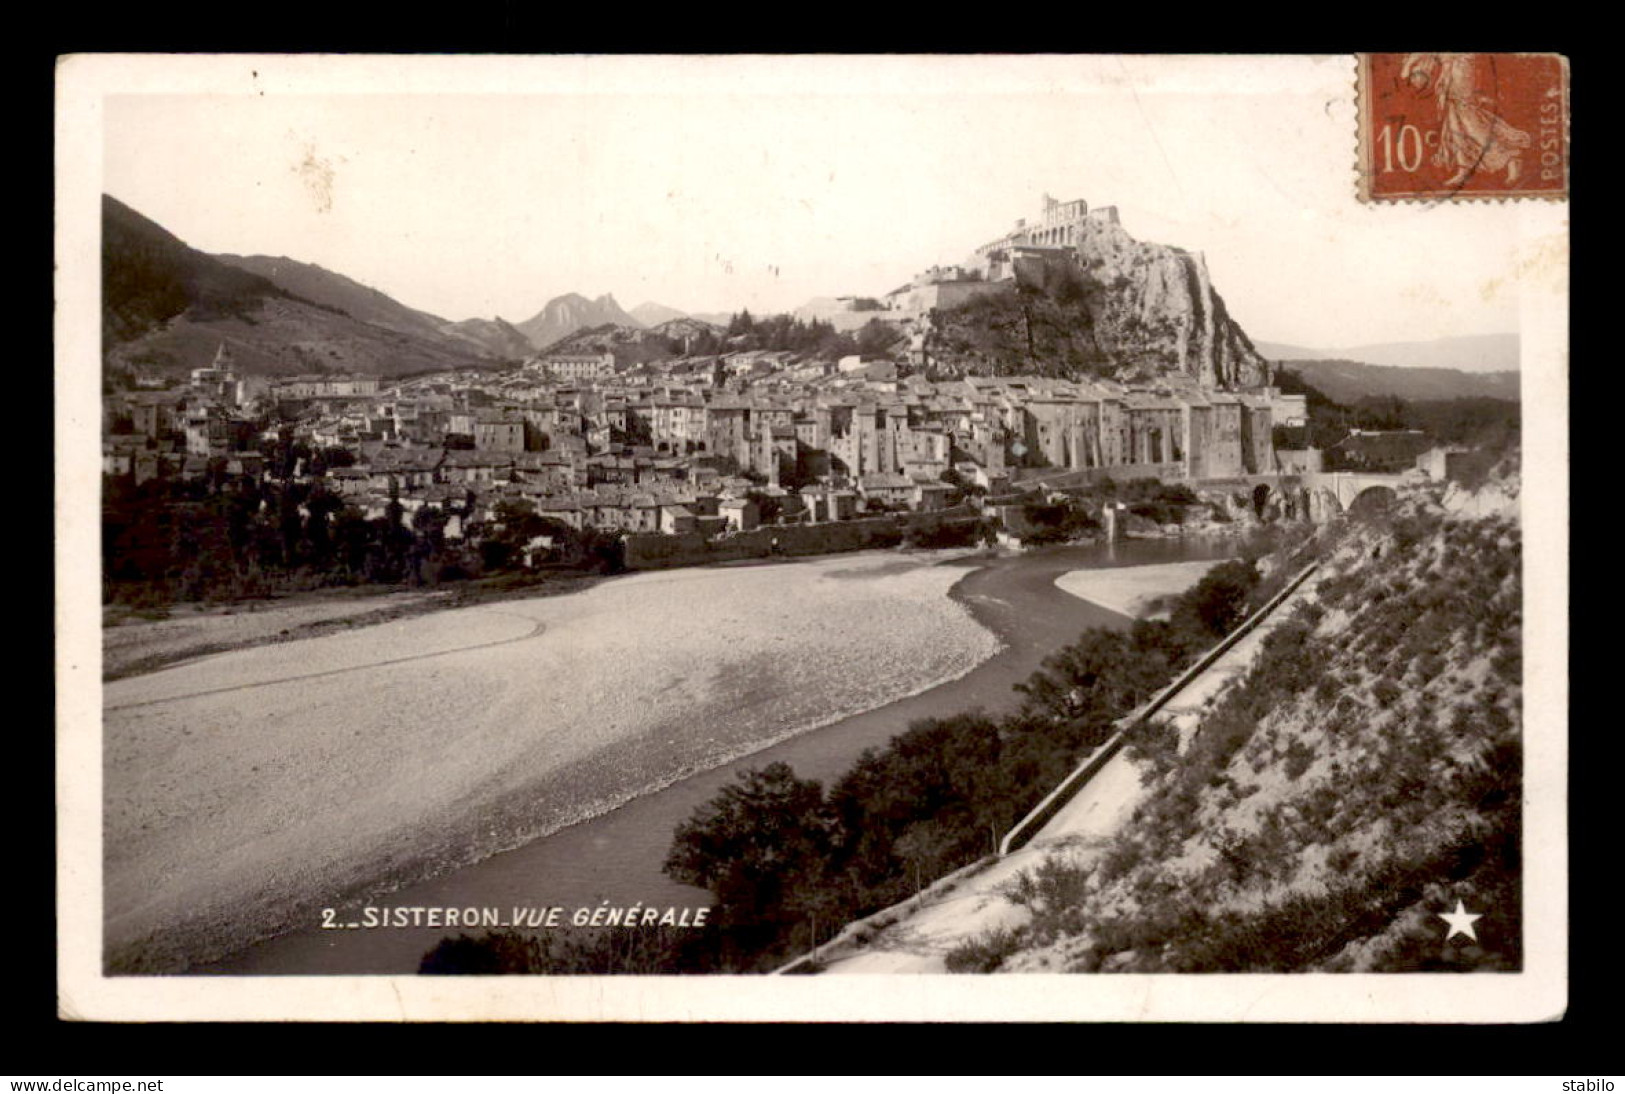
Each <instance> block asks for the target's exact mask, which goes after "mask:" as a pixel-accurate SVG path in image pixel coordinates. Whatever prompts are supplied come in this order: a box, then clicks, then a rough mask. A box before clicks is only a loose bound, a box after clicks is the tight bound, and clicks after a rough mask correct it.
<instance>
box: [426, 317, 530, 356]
mask: <svg viewBox="0 0 1625 1094" xmlns="http://www.w3.org/2000/svg"><path fill="white" fill-rule="evenodd" d="M441 330H442V331H443V332H444V333H445V334H448V335H450V336H452V337H453V338H461V339H463V340H465V341H469V342H473V343H474V344H475V345H476V346H480V347H482V348H484V349H485V350H486V351H487V352H488V353H490V354H491V356H493V357H500V358H503V359H504V360H515V361H518V360H523V359H524V358H526V357H528V356H530V355H531V353H533V352H534V351H535V347H533V346H532V345H531V344H530V339H529V338H526V337H525V336H524V335H523V334H522V333H520V331H519V328H517V327H515V326H514V325H513V324H512V323H510V322H508V321H507V320H506V319H503V318H502V317H500V316H498V317H497V318H495V319H464V320H461V321H459V322H456V323H447V324H446V325H445V326H444V327H442V328H441Z"/></svg>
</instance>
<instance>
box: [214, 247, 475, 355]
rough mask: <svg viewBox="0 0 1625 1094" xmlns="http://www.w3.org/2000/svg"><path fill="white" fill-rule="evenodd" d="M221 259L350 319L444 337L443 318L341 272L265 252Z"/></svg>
mask: <svg viewBox="0 0 1625 1094" xmlns="http://www.w3.org/2000/svg"><path fill="white" fill-rule="evenodd" d="M214 257H216V258H218V259H219V260H220V261H221V262H224V263H226V264H227V265H229V266H236V267H237V268H238V269H241V270H247V271H249V272H250V273H255V274H258V275H260V276H261V277H263V278H265V279H266V280H267V281H270V282H271V283H272V284H274V285H277V286H278V287H280V288H282V289H285V290H286V291H287V292H289V293H290V294H292V295H294V296H297V297H300V298H301V299H304V300H308V301H310V302H311V303H312V304H318V305H321V306H322V307H325V308H331V309H334V310H337V311H342V312H344V313H345V314H346V315H348V316H350V317H351V318H352V319H359V320H361V321H362V322H363V323H371V324H372V325H373V326H375V327H383V328H384V329H385V330H392V331H398V332H400V333H402V334H410V335H414V336H416V337H418V338H425V339H428V340H429V341H432V342H433V341H441V340H443V339H444V338H445V335H444V334H443V333H442V328H443V327H445V326H446V320H444V319H441V318H439V317H438V316H434V315H430V314H428V313H427V312H421V311H417V310H416V309H414V308H409V307H407V306H406V305H405V304H402V303H400V302H399V301H397V300H395V299H393V298H391V297H389V296H386V295H385V294H384V293H382V292H379V291H378V290H377V289H373V288H369V287H367V286H366V285H363V284H361V283H360V282H358V281H354V280H351V279H350V278H348V277H345V276H344V275H343V274H338V273H334V272H332V271H331V270H326V269H323V268H322V267H320V266H317V265H314V264H312V263H309V262H297V261H295V260H294V259H291V258H285V257H284V258H272V257H269V256H267V255H215V256H214Z"/></svg>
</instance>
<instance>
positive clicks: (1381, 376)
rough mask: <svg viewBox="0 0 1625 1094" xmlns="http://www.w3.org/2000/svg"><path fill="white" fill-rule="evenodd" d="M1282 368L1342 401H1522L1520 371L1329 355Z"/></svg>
mask: <svg viewBox="0 0 1625 1094" xmlns="http://www.w3.org/2000/svg"><path fill="white" fill-rule="evenodd" d="M1281 370H1282V371H1283V372H1285V371H1291V372H1294V373H1296V374H1297V375H1298V376H1299V377H1301V378H1302V379H1303V381H1304V382H1305V383H1308V384H1311V385H1313V386H1314V387H1315V388H1317V389H1319V390H1320V391H1323V392H1325V394H1326V395H1327V396H1328V397H1329V398H1331V399H1334V400H1336V401H1337V402H1339V403H1350V404H1352V403H1357V402H1359V401H1360V400H1361V399H1366V398H1370V397H1373V396H1394V397H1397V398H1400V399H1406V400H1410V401H1417V402H1422V401H1439V400H1444V399H1468V398H1490V399H1506V400H1510V401H1512V402H1516V401H1517V400H1518V397H1519V389H1518V373H1516V372H1477V373H1475V372H1462V371H1460V370H1458V369H1449V368H1399V367H1394V366H1390V365H1372V364H1367V363H1365V362H1363V361H1348V360H1342V359H1328V360H1317V361H1282V362H1281Z"/></svg>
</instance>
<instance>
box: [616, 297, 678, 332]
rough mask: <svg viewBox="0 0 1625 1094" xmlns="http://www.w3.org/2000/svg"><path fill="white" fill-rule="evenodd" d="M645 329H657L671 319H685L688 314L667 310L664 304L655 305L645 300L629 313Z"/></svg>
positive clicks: (674, 309)
mask: <svg viewBox="0 0 1625 1094" xmlns="http://www.w3.org/2000/svg"><path fill="white" fill-rule="evenodd" d="M629 314H630V315H631V316H632V318H633V319H635V320H637V321H638V322H639V323H641V324H642V325H643V326H645V327H658V326H660V324H662V323H669V322H671V321H672V320H673V319H687V318H688V313H687V312H684V311H678V310H677V309H676V308H668V307H666V305H664V304H656V303H655V302H654V301H653V300H645V301H644V302H643V303H641V304H639V305H638V306H637V307H635V308H633V309H632V311H631V312H630V313H629Z"/></svg>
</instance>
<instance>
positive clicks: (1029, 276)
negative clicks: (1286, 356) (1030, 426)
mask: <svg viewBox="0 0 1625 1094" xmlns="http://www.w3.org/2000/svg"><path fill="white" fill-rule="evenodd" d="M1018 282H1019V284H1018V285H1017V286H1016V287H1015V288H1014V291H1012V292H1010V293H1003V294H992V295H986V296H979V297H976V298H974V299H972V300H969V301H967V302H965V303H963V304H961V305H959V306H957V307H952V308H944V309H939V310H938V311H936V312H935V313H934V320H933V324H932V330H931V334H930V336H929V338H928V340H927V342H926V351H927V353H928V354H929V355H930V357H931V360H932V362H933V364H934V365H935V366H936V367H937V368H938V369H939V370H941V371H947V372H952V373H966V372H972V373H982V374H989V375H1009V374H1016V373H1023V372H1025V373H1034V372H1036V373H1038V374H1040V375H1049V376H1058V377H1063V378H1068V379H1081V378H1087V377H1110V378H1114V379H1122V380H1139V379H1152V378H1156V377H1159V376H1164V375H1169V374H1172V375H1175V376H1180V377H1184V378H1187V379H1190V380H1194V381H1197V382H1199V383H1201V384H1204V385H1206V386H1218V387H1238V386H1248V385H1254V384H1261V383H1264V382H1266V381H1267V380H1268V378H1269V373H1270V368H1269V363H1268V362H1267V361H1265V360H1264V358H1263V357H1261V356H1259V354H1258V353H1257V351H1256V350H1254V349H1253V345H1252V343H1251V342H1250V341H1249V340H1248V338H1247V335H1246V333H1245V332H1244V331H1243V330H1242V329H1241V327H1240V326H1239V325H1238V324H1237V323H1236V322H1235V321H1234V320H1233V319H1231V318H1230V315H1229V312H1228V310H1227V309H1226V307H1225V304H1224V301H1223V299H1222V298H1221V297H1220V296H1219V294H1218V293H1217V291H1216V290H1215V289H1214V288H1213V285H1212V282H1211V281H1210V279H1209V277H1208V272H1207V264H1206V262H1205V261H1204V260H1203V259H1202V257H1201V256H1200V255H1196V254H1191V253H1190V252H1187V251H1184V250H1181V249H1179V248H1177V247H1170V246H1165V245H1162V244H1157V243H1142V242H1140V241H1138V240H1136V239H1134V238H1133V237H1132V236H1130V235H1129V234H1128V233H1127V232H1126V231H1124V230H1123V228H1122V227H1121V226H1120V225H1119V224H1117V223H1116V222H1115V221H1112V220H1108V219H1101V220H1096V219H1090V220H1088V221H1086V222H1085V224H1084V227H1083V230H1082V235H1081V237H1080V240H1079V244H1078V247H1077V249H1076V253H1075V256H1071V257H1068V258H1062V257H1060V256H1058V255H1057V256H1056V257H1054V258H1052V259H1050V260H1047V261H1045V262H1043V263H1042V264H1029V265H1028V266H1027V267H1025V268H1024V269H1023V270H1021V271H1020V276H1019V277H1018Z"/></svg>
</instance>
